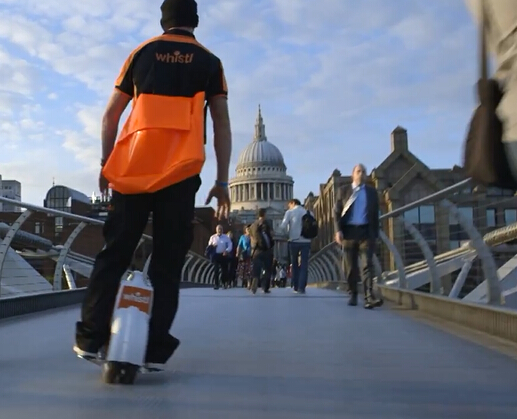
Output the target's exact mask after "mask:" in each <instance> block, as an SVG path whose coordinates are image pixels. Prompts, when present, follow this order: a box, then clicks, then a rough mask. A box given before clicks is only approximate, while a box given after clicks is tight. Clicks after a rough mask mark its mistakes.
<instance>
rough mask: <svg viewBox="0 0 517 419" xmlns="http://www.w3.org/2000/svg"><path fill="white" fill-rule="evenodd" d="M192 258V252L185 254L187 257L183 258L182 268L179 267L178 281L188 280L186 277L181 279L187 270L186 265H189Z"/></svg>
mask: <svg viewBox="0 0 517 419" xmlns="http://www.w3.org/2000/svg"><path fill="white" fill-rule="evenodd" d="M193 258H194V256H192V254H190V253H188V254H187V257H186V258H185V263H183V268H181V278H180V282H187V281H188V277H187V279H186V280H185V281H183V278H185V274H186V273H187V270H188V266H189V265H190V261H191V260H192V259H193Z"/></svg>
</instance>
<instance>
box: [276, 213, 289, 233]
mask: <svg viewBox="0 0 517 419" xmlns="http://www.w3.org/2000/svg"><path fill="white" fill-rule="evenodd" d="M290 222H291V211H289V210H287V211H286V212H285V215H284V219H283V220H282V223H281V224H280V227H279V229H280V230H281V231H283V232H285V231H287V226H288V225H289V223H290Z"/></svg>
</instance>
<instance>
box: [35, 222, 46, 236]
mask: <svg viewBox="0 0 517 419" xmlns="http://www.w3.org/2000/svg"><path fill="white" fill-rule="evenodd" d="M43 225H44V224H43V223H42V222H40V221H37V222H35V223H34V233H35V234H43V233H44V228H43Z"/></svg>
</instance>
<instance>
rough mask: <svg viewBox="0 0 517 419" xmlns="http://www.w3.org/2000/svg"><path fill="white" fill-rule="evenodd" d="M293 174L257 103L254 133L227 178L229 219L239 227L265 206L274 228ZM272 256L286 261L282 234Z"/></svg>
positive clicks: (289, 193) (290, 195)
mask: <svg viewBox="0 0 517 419" xmlns="http://www.w3.org/2000/svg"><path fill="white" fill-rule="evenodd" d="M293 184H294V181H293V178H292V177H291V176H289V175H288V174H287V167H286V165H285V162H284V157H283V156H282V153H281V152H280V150H279V149H278V148H277V147H276V146H275V145H274V144H273V143H271V142H270V141H268V139H267V137H266V127H265V125H264V120H263V118H262V112H261V109H260V106H259V109H258V115H257V119H256V122H255V135H254V136H253V140H252V141H251V143H250V144H248V145H247V146H246V147H245V148H244V150H242V152H241V153H240V155H239V159H238V161H237V166H236V168H235V177H234V178H232V179H230V182H229V187H230V198H231V204H232V208H234V210H233V211H232V213H231V215H230V219H231V220H230V222H231V224H232V225H233V226H236V227H237V226H238V230H237V229H236V231H234V233H235V234H236V235H240V234H241V233H242V227H243V226H244V225H246V224H249V223H251V222H253V221H255V220H256V219H257V211H258V209H259V208H266V210H267V215H266V217H267V219H268V220H270V221H271V224H272V227H273V229H274V230H277V229H278V226H279V225H280V223H281V222H282V219H283V217H284V213H285V211H286V209H287V202H288V201H289V200H290V199H292V198H293ZM275 241H276V242H277V245H276V247H275V257H276V258H277V259H278V260H282V261H285V262H287V245H286V242H285V240H284V237H283V236H276V237H275Z"/></svg>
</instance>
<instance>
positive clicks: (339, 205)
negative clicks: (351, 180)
mask: <svg viewBox="0 0 517 419" xmlns="http://www.w3.org/2000/svg"><path fill="white" fill-rule="evenodd" d="M343 194H344V190H343V188H339V189H338V191H337V196H336V202H335V203H334V232H335V233H337V232H339V231H340V228H339V220H341V213H342V212H343V198H342V197H343Z"/></svg>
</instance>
